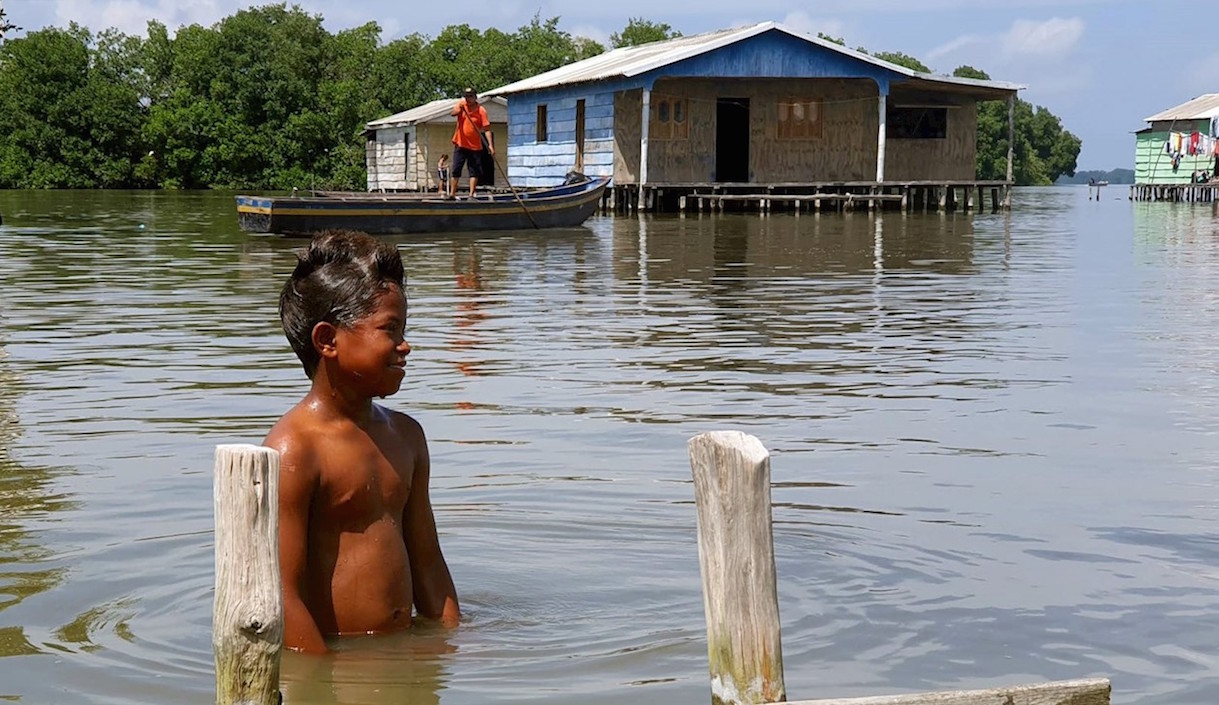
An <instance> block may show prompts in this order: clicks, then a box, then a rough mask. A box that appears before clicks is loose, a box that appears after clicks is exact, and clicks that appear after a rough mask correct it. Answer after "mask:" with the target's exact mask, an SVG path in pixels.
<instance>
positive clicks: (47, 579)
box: [0, 272, 73, 695]
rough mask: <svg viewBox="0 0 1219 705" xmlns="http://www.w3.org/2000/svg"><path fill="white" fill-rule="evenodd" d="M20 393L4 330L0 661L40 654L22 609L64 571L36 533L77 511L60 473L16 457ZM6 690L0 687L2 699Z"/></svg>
mask: <svg viewBox="0 0 1219 705" xmlns="http://www.w3.org/2000/svg"><path fill="white" fill-rule="evenodd" d="M5 273H6V274H8V272H5ZM20 392H21V380H20V379H19V377H18V375H17V374H16V373H15V372H14V371H13V369H12V366H11V362H10V360H9V355H8V352H7V349H6V339H5V335H4V332H3V330H0V657H6V656H29V655H33V654H38V653H40V652H41V649H40V648H39V646H38V645H37V644H36V643H31V642H30V635H29V634H27V633H26V630H25V627H24V626H23V625H22V624H21V622H20V621H19V620H20V606H21V604H22V602H24V601H25V600H27V599H29V598H30V597H33V596H35V595H37V594H39V593H42V592H45V591H47V590H50V589H52V588H54V587H55V586H56V585H58V584H59V583H60V582H61V581H62V580H63V579H64V573H65V568H64V566H63V565H62V564H61V563H57V562H56V561H53V560H51V559H52V558H53V553H52V551H51V550H50V549H49V548H48V547H46V546H44V545H42V544H41V543H40V542H39V540H38V537H37V536H36V535H35V534H36V532H37V531H38V529H39V528H40V527H42V526H46V525H47V524H48V523H50V522H51V521H53V520H54V516H55V514H56V513H57V512H63V511H65V510H68V509H71V508H72V506H73V503H72V501H71V498H70V495H68V494H65V493H63V492H60V491H59V490H57V489H56V488H55V482H56V480H57V479H58V478H57V477H56V476H57V475H59V474H60V472H61V471H60V470H58V469H55V468H51V467H44V466H34V465H24V464H22V463H20V462H18V461H17V460H15V459H14V458H13V457H12V451H11V449H12V448H13V447H14V445H16V443H17V440H18V438H19V437H20V435H21V432H20V426H19V418H18V415H17V400H18V396H19V395H20ZM4 689H5V686H0V695H4V694H5V693H4Z"/></svg>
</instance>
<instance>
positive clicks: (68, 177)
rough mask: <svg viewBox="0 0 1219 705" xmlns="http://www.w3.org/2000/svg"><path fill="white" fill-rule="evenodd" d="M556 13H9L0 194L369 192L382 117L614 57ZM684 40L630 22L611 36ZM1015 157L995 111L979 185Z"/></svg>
mask: <svg viewBox="0 0 1219 705" xmlns="http://www.w3.org/2000/svg"><path fill="white" fill-rule="evenodd" d="M558 23H559V18H557V17H554V18H551V19H547V20H543V19H541V18H540V17H537V16H535V17H534V18H533V20H532V21H531V22H530V23H529V24H526V25H524V26H522V27H519V28H517V30H516V31H515V32H512V33H506V32H503V31H500V30H498V29H487V30H484V31H480V30H477V29H474V28H472V27H470V26H469V25H465V24H462V25H451V26H449V27H446V28H445V29H444V30H443V31H441V32H440V33H439V34H438V35H437V36H435V37H426V36H423V35H420V34H410V35H408V36H405V37H402V38H400V39H396V40H393V41H390V42H388V43H383V42H382V41H381V28H380V27H379V26H378V25H377V24H376V23H373V22H370V23H368V24H365V25H363V26H360V27H355V28H352V29H347V30H343V31H340V32H337V33H331V32H329V31H327V30H326V29H325V28H324V27H323V25H322V17H321V16H319V15H313V14H309V13H307V12H305V11H304V10H302V9H301V8H300V7H297V6H291V7H289V6H288V5H286V4H275V5H267V6H262V7H251V8H248V9H245V10H241V11H239V12H237V13H236V14H234V15H232V16H229V17H226V18H225V19H223V20H221V21H219V22H217V23H216V24H214V25H212V26H211V27H203V26H200V25H191V26H187V27H182V28H180V29H178V31H177V32H176V33H174V34H173V35H172V36H171V34H170V31H169V30H168V28H167V27H166V26H165V25H163V24H161V23H159V22H155V21H154V22H150V23H149V24H148V30H147V35H146V36H145V37H133V36H128V35H124V34H122V33H120V32H118V31H117V30H106V31H103V32H100V33H97V34H95V33H93V32H91V31H90V30H88V29H86V28H84V27H81V26H78V25H76V24H71V25H69V26H68V27H67V28H66V29H65V28H57V27H51V28H46V29H42V30H38V31H35V32H30V33H28V34H27V35H26V36H24V37H19V38H11V34H10V35H9V36H10V38H7V39H6V38H5V32H10V31H11V30H14V29H17V28H16V27H13V25H12V24H11V23H9V22H8V21H7V20H6V18H5V16H4V14H3V12H2V10H0V188H130V187H139V188H275V189H286V188H291V187H293V186H317V187H329V188H357V189H358V188H362V187H363V186H364V178H365V176H364V175H365V164H364V137H363V134H362V132H363V129H364V125H365V123H366V122H368V121H369V120H373V119H376V118H380V117H384V116H386V115H389V114H391V113H394V112H399V111H402V110H406V109H408V108H411V107H414V106H416V105H419V104H421V103H424V102H427V101H430V100H434V99H437V98H442V97H445V96H454V95H457V94H458V93H459V92H460V90H461V88H462V87H463V86H466V85H473V86H475V87H478V88H481V89H486V88H490V87H494V86H499V85H503V84H506V83H510V82H512V81H517V80H520V79H522V78H526V77H529V76H532V75H535V74H538V73H541V72H543V71H547V70H550V69H553V68H556V67H559V66H562V65H564V64H568V63H571V62H573V61H578V60H580V59H583V58H587V57H590V56H595V55H596V54H599V53H601V52H602V51H604V47H602V46H601V45H600V44H598V43H596V42H594V41H592V40H590V39H587V38H584V37H573V36H572V35H571V34H570V33H568V32H565V31H562V30H561V29H559V26H558ZM677 36H681V34H680V33H679V32H677V31H675V30H674V29H673V28H672V27H670V26H669V25H667V24H663V23H654V22H650V21H648V20H645V19H642V18H631V19H630V21H629V22H628V23H627V25H626V27H624V28H623V29H622V30H621V31H620V32H616V33H614V34H613V35H611V37H610V39H611V43H612V44H613V46H615V47H618V46H635V45H638V44H641V43H646V42H651V41H657V40H662V39H668V38H672V37H677ZM825 38H826V39H830V40H831V41H837V42H839V43H842V40H841V39H836V38H832V37H825ZM876 56H878V57H881V58H884V59H887V60H890V61H895V62H897V63H901V64H903V65H907V66H910V67H911V68H915V69H916V70H920V71H922V70H926V67H925V66H923V65H922V64H921V63H919V62H918V61H917V59H914V58H913V57H910V56H907V55H905V54H901V53H885V54H877V55H876ZM958 75H969V76H974V77H984V76H985V74H982V73H981V72H980V71H976V70H975V69H970V68H969V67H962V68H961V69H958ZM1016 132H1017V139H1016V180H1017V182H1018V183H1051V182H1052V181H1054V179H1056V178H1057V177H1058V176H1059V175H1062V174H1071V173H1073V172H1074V168H1075V158H1076V156H1077V155H1078V153H1079V139H1078V138H1076V137H1075V136H1074V135H1072V134H1071V133H1070V132H1067V131H1065V130H1063V129H1062V125H1061V123H1060V121H1059V120H1058V118H1057V117H1055V116H1054V115H1053V114H1052V113H1050V112H1049V111H1048V110H1046V109H1045V108H1041V107H1038V108H1035V109H1034V108H1033V107H1032V106H1030V105H1028V104H1027V103H1024V102H1023V101H1021V102H1020V103H1019V104H1018V107H1017V112H1016ZM1006 155H1007V107H1006V105H1005V104H1003V103H986V104H983V106H982V107H981V109H980V111H979V133H978V176H979V178H983V179H992V178H1003V176H1004V174H1005V172H1006Z"/></svg>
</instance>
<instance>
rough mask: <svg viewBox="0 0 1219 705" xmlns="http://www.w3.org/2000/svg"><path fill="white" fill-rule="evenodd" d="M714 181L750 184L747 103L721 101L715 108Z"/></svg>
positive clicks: (747, 100)
mask: <svg viewBox="0 0 1219 705" xmlns="http://www.w3.org/2000/svg"><path fill="white" fill-rule="evenodd" d="M715 180H716V181H718V182H721V183H723V182H746V181H749V99H748V98H720V99H719V100H717V101H716V105H715Z"/></svg>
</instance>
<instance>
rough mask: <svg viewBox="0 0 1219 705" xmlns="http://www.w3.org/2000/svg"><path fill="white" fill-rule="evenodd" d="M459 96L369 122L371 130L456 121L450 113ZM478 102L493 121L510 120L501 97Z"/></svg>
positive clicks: (484, 98) (487, 98)
mask: <svg viewBox="0 0 1219 705" xmlns="http://www.w3.org/2000/svg"><path fill="white" fill-rule="evenodd" d="M457 101H458V99H457V98H441V99H439V100H433V101H432V102H430V103H424V104H423V105H419V106H416V107H414V108H411V109H410V110H403V111H402V112H400V113H394V114H393V115H390V116H389V117H383V118H380V119H377V120H373V121H372V122H369V123H367V125H366V127H367V128H368V129H369V130H380V129H383V128H386V127H406V126H409V125H415V124H418V123H421V122H456V121H457V118H455V117H453V116H452V115H450V114H449V111H451V110H452V109H453V106H454V105H456V104H457ZM478 102H479V103H481V104H482V106H483V107H484V108H486V109H487V118H488V119H490V120H491V122H493V123H504V122H507V121H508V107H507V106H508V101H507V100H505V99H504V98H499V97H482V98H479V99H478Z"/></svg>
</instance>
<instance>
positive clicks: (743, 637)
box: [689, 431, 787, 705]
mask: <svg viewBox="0 0 1219 705" xmlns="http://www.w3.org/2000/svg"><path fill="white" fill-rule="evenodd" d="M689 452H690V470H691V472H692V473H693V475H694V498H695V504H696V506H697V513H698V562H699V567H700V568H701V572H702V576H703V608H704V611H705V614H706V619H707V656H708V660H709V661H710V666H711V702H712V705H754V704H758V703H771V702H782V701H783V700H785V699H786V697H787V695H786V691H785V689H784V687H783V650H782V643H781V641H780V638H779V636H780V629H779V597H778V592H777V589H776V585H775V547H774V536H773V534H772V531H771V515H770V454H769V453H767V452H766V448H764V447H763V446H762V443H761V441H759V440H758V439H757V438H754V437H753V436H748V435H746V434H744V433H741V432H739V431H717V432H712V433H704V434H700V435H698V436H695V437H694V438H691V439H690V442H689Z"/></svg>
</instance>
